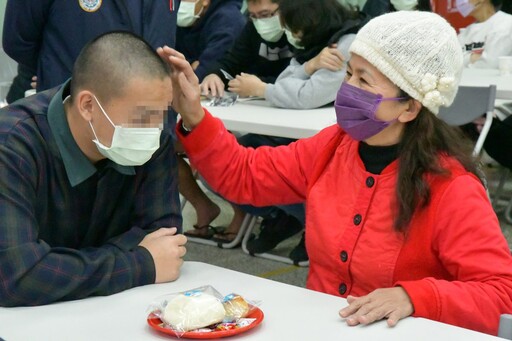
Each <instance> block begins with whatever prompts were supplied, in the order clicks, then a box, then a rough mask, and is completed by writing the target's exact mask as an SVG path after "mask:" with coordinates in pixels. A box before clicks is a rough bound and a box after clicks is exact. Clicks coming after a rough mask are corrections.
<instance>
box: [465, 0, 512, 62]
mask: <svg viewBox="0 0 512 341" xmlns="http://www.w3.org/2000/svg"><path fill="white" fill-rule="evenodd" d="M501 2H502V1H501V0H460V1H457V10H458V11H459V12H460V14H462V16H464V17H467V16H471V17H473V18H475V19H476V23H474V24H471V25H469V26H468V27H466V28H462V29H461V30H460V32H459V42H460V45H461V46H462V49H463V50H464V66H466V67H475V68H494V69H497V68H498V57H500V56H512V34H511V32H512V15H510V14H507V13H505V12H502V11H499V10H498V8H499V7H500V6H501Z"/></svg>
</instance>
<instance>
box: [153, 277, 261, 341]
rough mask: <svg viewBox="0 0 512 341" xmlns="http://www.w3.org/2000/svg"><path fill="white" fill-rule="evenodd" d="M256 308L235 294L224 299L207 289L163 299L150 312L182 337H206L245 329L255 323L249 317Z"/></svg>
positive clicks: (168, 296)
mask: <svg viewBox="0 0 512 341" xmlns="http://www.w3.org/2000/svg"><path fill="white" fill-rule="evenodd" d="M256 305H257V304H255V302H247V301H246V300H245V299H244V298H242V297H241V296H240V295H237V294H234V293H231V294H229V295H226V296H222V295H221V294H220V293H219V292H218V291H217V290H215V288H213V287H212V286H210V285H206V286H202V287H199V288H195V289H191V290H188V291H184V292H178V293H174V294H169V295H165V296H162V297H159V298H158V299H157V300H156V301H155V302H153V303H152V304H151V305H150V307H149V310H150V312H152V313H153V314H154V315H155V316H157V317H158V318H160V320H161V321H162V322H163V323H164V325H165V326H166V327H168V328H171V329H172V330H173V331H175V332H176V335H177V336H178V337H179V336H181V335H183V334H184V333H186V332H190V331H197V332H201V333H205V332H211V331H218V330H228V329H236V328H241V327H245V326H247V325H248V324H251V323H252V322H254V319H246V318H245V317H246V316H247V315H248V314H249V313H250V312H251V310H252V309H254V307H255V306H256Z"/></svg>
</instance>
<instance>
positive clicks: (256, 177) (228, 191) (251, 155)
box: [178, 112, 334, 206]
mask: <svg viewBox="0 0 512 341" xmlns="http://www.w3.org/2000/svg"><path fill="white" fill-rule="evenodd" d="M179 124H181V123H179ZM333 134H334V130H333V129H330V130H329V129H328V130H327V131H324V133H320V134H318V135H316V136H314V137H311V138H309V139H302V140H298V141H296V142H293V143H291V144H289V145H287V146H279V147H267V146H264V147H259V148H257V149H253V148H245V147H242V146H240V145H239V144H238V142H237V140H236V138H235V137H234V136H233V135H232V134H230V133H229V132H228V131H227V130H226V129H225V128H224V126H223V125H222V122H221V121H220V120H219V119H217V118H214V117H213V116H211V115H210V114H209V113H207V112H206V116H205V118H204V119H203V120H202V121H201V123H200V124H199V125H198V126H196V128H194V130H193V131H192V132H191V133H190V134H188V135H187V136H186V137H185V136H184V135H183V134H182V133H181V132H180V130H179V129H178V136H179V138H180V140H181V142H182V144H183V146H184V148H185V150H186V152H187V155H188V156H189V157H190V161H191V162H192V164H193V165H194V166H195V167H197V169H198V171H199V173H200V174H201V175H202V176H203V177H204V178H205V180H206V181H207V182H208V184H209V185H210V186H211V187H212V188H213V189H214V190H215V191H217V192H218V193H219V194H221V195H222V196H224V197H225V198H227V199H228V200H230V201H233V202H235V203H239V204H252V205H255V206H269V205H276V204H292V203H301V202H304V201H305V199H306V192H307V187H308V178H309V176H310V174H311V173H312V170H313V165H314V163H315V160H316V158H317V155H318V150H320V149H321V146H323V145H325V143H326V139H328V138H329V137H330V136H332V135H333Z"/></svg>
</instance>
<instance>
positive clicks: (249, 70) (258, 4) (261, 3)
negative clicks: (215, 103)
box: [178, 0, 293, 243]
mask: <svg viewBox="0 0 512 341" xmlns="http://www.w3.org/2000/svg"><path fill="white" fill-rule="evenodd" d="M247 12H248V17H249V20H248V21H247V23H246V25H245V27H244V29H243V31H242V33H240V36H239V37H238V39H237V40H236V42H235V44H234V45H233V47H232V48H231V49H229V50H228V51H227V52H226V54H225V55H224V56H223V57H222V58H221V59H220V60H219V61H218V62H217V63H215V64H214V65H212V67H211V68H210V70H209V74H208V75H207V76H206V77H205V78H204V80H203V82H202V83H201V89H202V91H203V94H205V95H208V96H214V97H215V96H221V97H222V96H223V95H224V90H225V88H226V87H227V84H228V82H229V80H230V79H228V78H226V76H224V74H223V73H222V72H223V71H225V72H227V73H228V74H230V75H232V76H236V75H241V74H251V75H254V76H256V77H258V78H259V79H261V80H262V81H264V82H267V83H274V82H275V80H276V78H277V77H278V76H279V74H280V73H281V72H282V71H283V70H284V69H285V68H286V67H287V66H288V64H289V63H290V59H291V57H292V55H293V47H292V46H291V44H290V43H289V42H288V40H287V38H286V36H285V34H284V28H283V27H282V26H281V22H280V20H279V5H278V3H277V0H248V1H247ZM269 138H270V137H269ZM291 141H292V140H291V139H285V138H275V139H273V140H272V141H270V140H267V141H265V142H264V143H265V144H268V143H272V144H275V143H277V142H278V143H279V144H283V143H289V142H291ZM240 142H241V143H244V142H247V143H244V144H245V145H250V144H251V143H250V141H245V139H244V138H243V137H242V140H240ZM178 160H179V163H180V190H181V193H182V195H184V196H185V197H186V198H187V199H188V201H189V202H191V203H192V205H193V206H194V208H195V210H196V214H197V223H196V224H195V225H194V227H195V229H194V230H189V231H186V232H185V234H186V235H189V236H195V237H203V238H210V237H212V234H213V233H212V232H213V231H212V228H211V227H210V226H209V225H210V222H211V221H212V220H213V219H214V218H215V217H216V216H217V215H218V214H219V212H220V209H219V207H218V206H217V205H216V204H215V203H213V202H212V201H211V200H210V199H209V198H208V197H207V196H206V195H205V194H204V192H203V191H202V190H201V189H200V188H199V186H197V183H196V181H195V179H194V177H193V175H192V172H191V171H190V167H188V164H187V163H186V162H185V161H184V160H180V159H178ZM233 210H234V217H233V219H232V220H231V222H230V223H229V225H228V226H227V228H226V229H225V230H224V232H222V233H217V235H213V237H214V238H216V240H217V241H218V242H221V243H222V242H230V241H231V240H232V239H234V238H235V237H236V234H237V233H238V230H239V229H240V226H241V224H242V221H243V219H244V217H245V213H244V211H243V210H242V209H241V208H239V207H238V206H233ZM251 213H254V214H258V215H264V216H266V214H261V211H260V212H256V211H254V210H253V211H251Z"/></svg>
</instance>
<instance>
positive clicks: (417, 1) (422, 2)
mask: <svg viewBox="0 0 512 341" xmlns="http://www.w3.org/2000/svg"><path fill="white" fill-rule="evenodd" d="M361 11H362V12H364V13H366V14H368V15H369V16H370V17H377V16H379V15H382V14H385V13H389V12H395V11H428V12H431V11H432V6H431V5H430V0H372V1H367V2H366V3H365V5H364V6H363V8H362V9H361Z"/></svg>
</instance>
